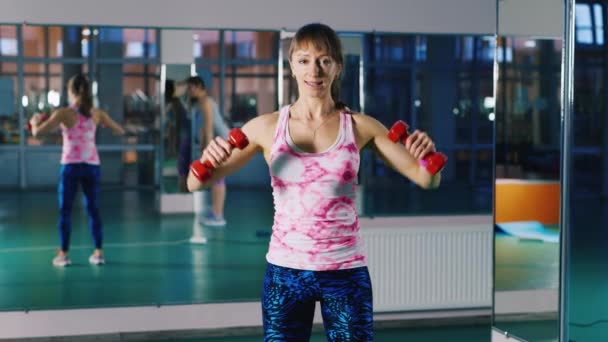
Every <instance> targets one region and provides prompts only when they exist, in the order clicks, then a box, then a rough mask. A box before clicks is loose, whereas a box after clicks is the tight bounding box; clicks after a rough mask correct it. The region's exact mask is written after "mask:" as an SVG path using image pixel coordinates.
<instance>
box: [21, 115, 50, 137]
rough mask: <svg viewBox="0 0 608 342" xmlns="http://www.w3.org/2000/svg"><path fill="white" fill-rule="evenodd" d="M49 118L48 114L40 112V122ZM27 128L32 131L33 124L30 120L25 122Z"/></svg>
mask: <svg viewBox="0 0 608 342" xmlns="http://www.w3.org/2000/svg"><path fill="white" fill-rule="evenodd" d="M48 118H49V115H48V114H46V113H40V123H43V122H45V121H46V120H47V119H48ZM25 129H27V130H28V131H30V132H31V131H32V124H31V123H30V121H29V120H28V121H27V122H26V123H25Z"/></svg>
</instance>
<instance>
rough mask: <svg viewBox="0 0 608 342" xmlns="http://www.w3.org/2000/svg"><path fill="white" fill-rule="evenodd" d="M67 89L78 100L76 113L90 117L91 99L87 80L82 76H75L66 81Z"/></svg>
mask: <svg viewBox="0 0 608 342" xmlns="http://www.w3.org/2000/svg"><path fill="white" fill-rule="evenodd" d="M68 88H69V89H70V90H71V91H72V93H74V94H75V95H76V96H78V97H79V99H80V103H79V104H78V112H80V114H82V115H84V116H86V117H90V116H91V108H92V107H93V98H92V97H91V93H90V90H89V80H88V79H87V78H86V77H85V76H84V75H83V74H76V75H74V76H72V78H70V80H69V81H68Z"/></svg>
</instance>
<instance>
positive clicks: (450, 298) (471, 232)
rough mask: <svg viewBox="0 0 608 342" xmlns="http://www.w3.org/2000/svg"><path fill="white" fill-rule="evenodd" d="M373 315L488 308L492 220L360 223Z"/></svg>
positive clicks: (461, 219) (445, 218)
mask: <svg viewBox="0 0 608 342" xmlns="http://www.w3.org/2000/svg"><path fill="white" fill-rule="evenodd" d="M361 226H362V236H363V240H364V244H365V251H366V254H367V257H368V266H369V271H370V275H371V278H372V287H373V295H374V311H375V312H392V311H393V312H394V311H418V310H442V309H470V308H483V307H490V306H491V305H492V260H493V257H492V241H493V239H492V234H493V230H492V217H491V216H489V217H486V216H461V217H441V218H394V219H368V220H365V221H364V220H362V222H361Z"/></svg>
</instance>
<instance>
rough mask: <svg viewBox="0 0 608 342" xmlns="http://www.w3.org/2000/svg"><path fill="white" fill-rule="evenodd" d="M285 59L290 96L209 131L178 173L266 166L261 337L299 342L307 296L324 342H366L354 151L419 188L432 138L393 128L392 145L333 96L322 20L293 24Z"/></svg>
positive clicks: (307, 318)
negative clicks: (268, 203) (269, 206)
mask: <svg viewBox="0 0 608 342" xmlns="http://www.w3.org/2000/svg"><path fill="white" fill-rule="evenodd" d="M288 57H289V61H290V66H291V71H292V74H293V77H295V79H296V81H297V84H298V92H299V97H298V99H297V100H296V101H295V102H294V103H292V104H290V105H287V106H285V107H283V108H281V110H280V111H278V112H275V113H270V114H264V115H260V116H258V117H256V118H254V119H253V120H251V121H249V122H248V123H247V124H245V125H244V126H243V128H242V132H234V131H233V132H232V133H231V134H230V137H229V140H228V141H227V140H225V139H224V138H222V137H217V138H215V139H214V140H212V141H211V143H210V144H209V145H208V146H207V147H206V148H205V149H204V151H203V153H202V156H201V158H200V160H198V161H195V162H194V163H193V164H192V166H191V169H190V174H189V176H188V189H189V190H190V191H194V190H196V189H199V188H201V187H207V186H210V185H211V184H213V183H214V182H215V181H216V180H217V179H220V178H222V177H225V176H226V175H228V174H230V173H232V172H235V171H236V170H238V169H239V168H241V167H242V166H243V165H244V164H245V163H246V162H247V161H249V160H250V159H251V158H252V157H253V156H254V154H255V153H258V152H260V153H262V154H263V156H264V158H265V160H266V162H267V163H268V165H269V168H270V175H271V184H272V187H273V196H274V204H275V209H276V211H275V217H274V224H273V227H272V231H273V232H272V236H271V239H270V245H269V250H268V254H267V255H266V259H267V261H268V266H267V270H266V278H265V280H264V288H263V294H262V311H263V320H264V322H263V323H264V337H265V340H266V341H308V340H309V338H310V332H311V327H312V320H313V315H314V307H315V302H316V301H320V303H321V312H322V314H323V321H324V326H325V330H326V334H327V337H328V340H329V341H371V340H373V321H372V287H371V281H370V277H369V273H368V270H367V267H366V261H365V256H364V253H363V249H362V242H361V237H360V234H359V221H358V217H357V213H356V208H355V183H356V179H357V177H356V176H357V173H358V171H359V161H360V160H359V152H360V150H361V149H362V148H364V147H366V146H369V147H371V148H372V149H374V150H375V151H376V152H377V154H378V155H379V156H380V157H381V158H382V159H383V160H384V161H385V162H386V163H387V164H388V165H390V166H391V167H392V168H394V169H395V170H397V171H398V172H399V173H401V174H402V175H403V176H405V177H407V178H409V179H411V180H412V181H413V182H415V183H416V184H418V185H419V186H421V187H423V188H427V189H428V188H436V187H437V186H439V183H440V178H441V177H440V173H439V172H437V173H434V174H432V173H431V172H429V171H427V169H426V168H425V167H423V166H422V164H421V163H420V162H419V160H421V159H423V158H424V157H425V156H426V155H427V154H429V153H432V152H434V151H435V146H434V144H433V141H432V140H431V139H430V138H429V137H428V136H427V135H426V134H425V133H423V132H420V131H415V132H413V133H412V134H410V135H409V138H407V139H404V136H405V133H406V131H407V130H403V129H402V127H401V129H398V130H397V132H396V133H394V134H393V135H396V136H397V140H395V141H397V142H398V141H400V140H401V141H403V140H405V145H401V144H398V143H394V142H393V141H392V140H391V139H389V137H388V130H387V128H386V127H384V126H383V125H382V124H381V123H380V122H378V121H377V120H376V119H374V118H372V117H370V116H367V115H364V114H360V113H350V112H348V110H347V109H346V108H345V107H344V106H343V105H341V104H339V102H338V78H339V76H340V73H341V72H342V67H343V61H342V50H341V44H340V40H339V38H338V36H337V35H336V33H335V32H334V31H333V30H332V29H331V28H330V27H328V26H326V25H323V24H309V25H306V26H304V27H302V28H300V29H299V30H298V31H297V33H296V35H295V37H294V38H293V40H292V42H291V46H290V49H289V54H288Z"/></svg>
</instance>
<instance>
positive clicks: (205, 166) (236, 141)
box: [190, 128, 249, 183]
mask: <svg viewBox="0 0 608 342" xmlns="http://www.w3.org/2000/svg"><path fill="white" fill-rule="evenodd" d="M228 143H229V144H230V146H232V148H238V149H239V150H242V149H244V148H245V147H247V145H249V139H247V136H246V135H245V133H243V131H241V130H240V129H239V128H233V129H232V130H231V131H230V133H229V134H228ZM213 169H214V167H213V164H211V162H210V161H208V160H205V161H204V162H202V163H201V161H200V160H198V159H197V160H195V161H194V162H192V164H190V170H191V171H192V174H193V175H194V177H196V178H197V179H198V180H199V181H200V182H201V183H204V182H206V181H207V179H209V177H211V173H212V172H213Z"/></svg>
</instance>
